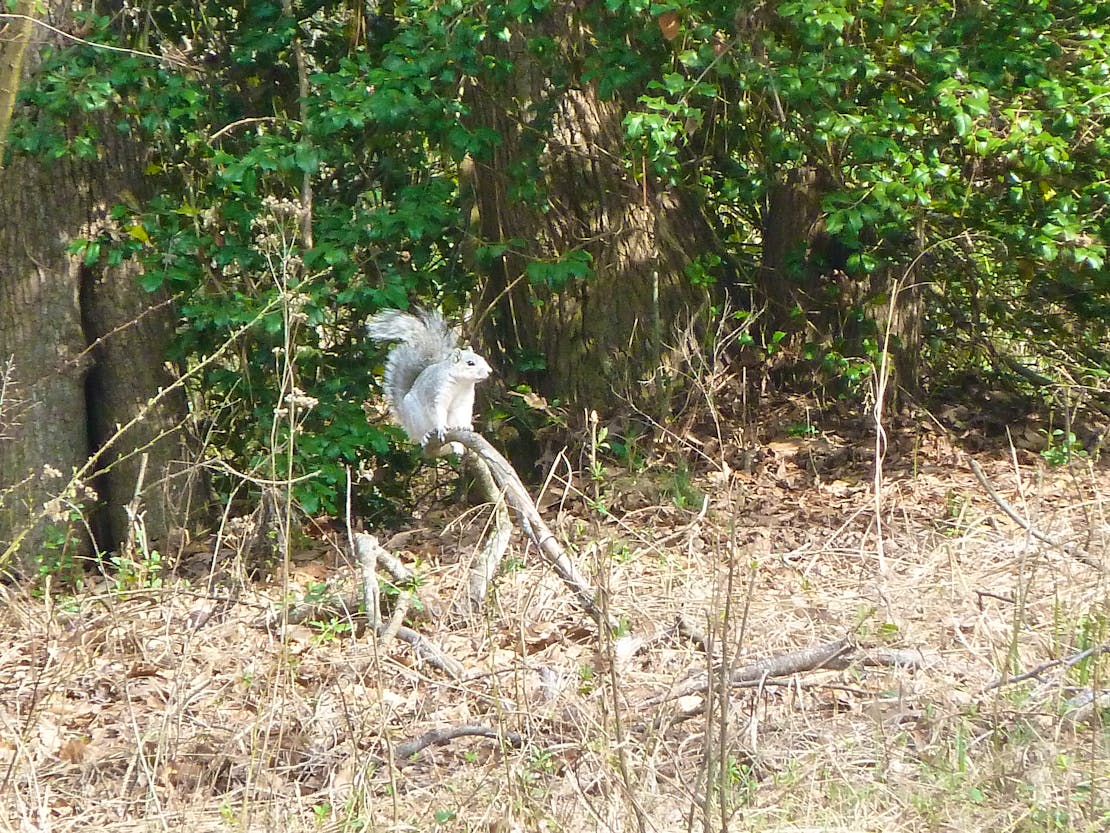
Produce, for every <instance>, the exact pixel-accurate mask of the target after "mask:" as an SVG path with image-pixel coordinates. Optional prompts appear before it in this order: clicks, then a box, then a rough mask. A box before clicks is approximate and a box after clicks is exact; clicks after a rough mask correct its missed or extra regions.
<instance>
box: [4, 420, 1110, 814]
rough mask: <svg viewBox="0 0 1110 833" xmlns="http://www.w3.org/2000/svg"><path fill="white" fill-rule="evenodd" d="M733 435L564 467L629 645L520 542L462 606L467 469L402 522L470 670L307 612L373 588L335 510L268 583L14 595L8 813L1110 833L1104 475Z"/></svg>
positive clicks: (554, 483) (984, 456)
mask: <svg viewBox="0 0 1110 833" xmlns="http://www.w3.org/2000/svg"><path fill="white" fill-rule="evenodd" d="M783 424H784V425H785V421H784V422H783ZM722 447H728V444H725V446H716V445H714V444H712V443H708V444H700V445H699V444H697V443H694V441H692V440H686V439H681V440H680V439H676V440H675V441H674V443H673V445H672V447H671V448H670V449H668V453H667V454H666V455H659V456H660V459H661V460H664V459H665V460H667V461H668V462H667V463H663V462H658V463H653V464H646V465H644V466H643V467H641V468H640V469H639V470H637V471H633V470H629V469H627V468H621V467H619V466H615V465H606V466H604V467H601V468H598V469H595V470H594V471H595V474H596V476H595V477H593V478H591V477H589V475H588V472H589V471H590V468H589V466H588V464H587V462H585V461H575V462H572V463H570V464H567V463H563V464H561V465H556V466H555V467H554V470H555V471H556V472H557V473H558V476H555V477H552V478H551V479H550V480H549V482H548V484H547V487H546V489H545V491H544V496H543V499H542V501H541V508H542V511H543V513H544V516H545V518H546V519H548V521H549V523H550V524H551V526H552V528H553V529H554V530H555V531H556V533H557V534H558V535H559V536H560V538H561V540H562V541H563V542H564V543H565V545H566V546H567V548H568V552H569V553H570V554H571V555H572V556H573V557H574V559H575V560H576V562H577V563H578V565H579V566H580V567H581V569H582V570H583V572H585V573H586V574H587V575H588V576H589V577H590V579H591V580H592V581H594V582H596V584H597V586H598V587H599V588H602V589H603V594H602V597H603V599H604V601H605V605H606V608H607V611H608V613H609V615H610V616H612V617H613V618H614V619H615V620H616V621H617V622H618V623H619V625H618V627H617V628H615V629H614V630H613V631H612V632H609V630H608V629H602V631H601V632H600V633H599V629H598V628H597V627H596V626H595V623H594V622H593V620H592V619H591V618H590V617H589V616H587V615H585V614H583V613H582V612H581V611H580V610H578V609H577V608H576V607H575V604H574V599H573V597H572V595H571V594H570V593H569V592H568V590H567V588H566V587H565V586H564V585H563V584H562V582H561V581H560V580H559V579H558V578H557V577H556V576H555V575H553V573H552V571H551V570H550V569H549V568H548V567H547V566H546V565H545V563H544V562H543V561H542V559H540V558H538V557H536V552H535V550H534V548H532V547H530V546H526V545H525V541H524V540H523V538H521V537H520V535H519V533H517V534H516V535H515V536H514V538H513V540H512V543H511V545H510V550H509V557H508V559H507V560H506V562H505V563H504V565H503V569H502V571H501V573H500V575H499V576H498V578H497V581H496V590H495V592H494V593H493V594H492V596H491V599H490V601H489V604H488V606H487V609H486V610H485V611H483V612H482V613H480V614H473V613H467V612H466V607H467V606H466V604H465V600H466V599H467V587H468V583H467V582H468V568H469V564H470V562H471V560H472V559H473V557H474V553H475V551H476V550H477V549H478V548H479V546H480V541H481V539H482V535H483V531H484V528H485V524H486V522H487V517H488V512H486V511H485V510H483V509H481V508H471V509H466V510H462V509H460V508H459V504H458V503H457V502H453V501H452V500H450V499H448V498H449V497H450V494H451V490H450V488H449V484H450V482H451V480H452V476H451V474H450V470H449V469H448V468H447V466H446V464H445V463H440V464H439V466H438V469H437V471H438V475H437V476H438V478H439V480H440V482H441V483H443V484H445V485H444V486H443V487H442V488H440V489H439V494H440V496H441V497H443V498H444V499H443V500H436V501H425V504H426V505H428V506H429V507H430V508H428V510H427V511H426V512H424V513H423V514H422V516H421V517H419V518H415V519H414V520H413V522H412V525H411V527H409V528H406V529H399V530H393V531H383V530H372V531H373V532H375V533H376V534H377V535H378V536H379V538H380V540H381V541H382V543H383V544H385V545H386V546H387V548H388V549H390V550H393V551H395V552H397V553H399V554H400V556H401V558H402V559H403V560H404V561H405V563H406V564H407V565H408V566H409V567H410V568H411V569H412V570H413V571H414V572H415V574H416V575H417V576H418V585H417V587H416V589H415V597H416V599H418V600H419V601H418V602H417V601H416V599H414V601H413V604H412V605H411V606H410V609H409V617H408V623H409V625H410V626H411V627H412V628H413V629H415V630H416V631H418V632H419V633H421V634H422V635H423V636H424V637H425V638H426V639H427V640H428V641H429V642H430V643H431V644H432V645H434V646H436V647H437V648H438V649H439V650H440V651H442V652H444V653H445V654H447V655H448V656H450V657H452V658H454V660H456V661H457V662H458V663H460V664H461V666H462V669H463V673H462V675H461V677H460V678H459V679H457V680H453V679H450V678H449V677H448V676H446V675H445V674H444V673H442V672H441V671H438V670H436V669H435V668H433V667H431V666H430V665H428V664H427V663H426V662H423V661H421V659H420V658H419V657H418V656H417V655H416V654H415V653H414V651H413V649H412V648H411V647H410V646H409V645H408V644H406V643H404V642H401V641H399V640H396V639H394V640H392V641H389V642H386V643H381V642H379V641H377V640H374V639H372V638H370V637H369V636H368V634H367V633H366V632H365V628H363V627H361V625H360V623H359V618H358V617H357V616H356V617H347V616H345V615H343V614H342V613H339V612H335V611H332V612H330V613H329V612H327V608H326V606H320V607H318V611H322V612H318V613H317V614H315V615H314V616H310V617H308V618H307V619H306V620H305V621H301V622H300V623H299V624H293V623H290V622H284V623H283V618H284V617H283V616H282V614H281V612H280V611H282V610H283V609H284V610H288V609H289V608H288V607H286V606H285V605H287V604H288V603H289V602H290V601H292V602H296V603H300V602H303V601H304V600H305V599H308V600H309V601H315V602H317V603H322V602H326V601H327V600H328V599H330V598H333V597H335V596H343V595H344V594H346V595H347V596H349V597H356V598H357V593H358V583H359V568H358V566H357V565H356V564H355V563H353V561H352V559H351V557H350V556H349V549H348V546H347V535H346V532H345V531H344V530H343V528H342V525H340V524H333V525H332V526H331V527H329V528H328V529H326V530H322V531H319V532H316V533H314V534H312V535H310V536H298V537H296V538H295V540H296V541H299V544H297V545H296V546H294V547H293V548H292V551H291V552H290V554H289V559H288V562H287V569H281V568H278V569H275V570H272V571H271V572H270V574H268V575H266V576H259V575H254V576H251V575H250V574H249V573H248V571H247V570H246V568H245V567H244V562H245V560H246V558H245V555H244V553H243V552H242V551H241V550H240V551H237V550H236V542H237V541H238V540H240V537H237V536H236V534H234V529H233V526H232V525H230V524H229V525H228V526H227V527H226V528H225V530H224V533H225V534H224V535H223V537H222V538H221V544H220V549H219V550H218V551H216V550H215V543H214V540H213V539H207V540H205V541H198V542H193V543H192V544H191V545H190V547H189V548H188V549H187V554H186V556H185V557H183V558H182V559H181V561H180V563H178V564H175V565H162V566H163V567H165V568H166V569H165V572H164V573H161V574H160V573H158V572H157V567H158V566H159V565H155V564H152V563H149V561H148V562H146V563H141V564H134V565H131V567H130V568H129V569H128V570H124V571H123V572H117V573H114V574H113V575H112V576H111V577H110V578H105V577H103V576H93V577H86V578H85V579H84V586H82V587H81V588H80V589H79V590H77V591H74V590H72V589H69V590H67V589H64V588H62V587H61V586H57V585H56V586H54V587H53V588H48V590H49V592H45V593H44V592H42V588H41V587H40V588H39V591H38V592H36V593H31V592H29V591H25V590H23V589H20V588H16V587H10V586H9V587H6V588H3V587H0V593H2V594H3V595H4V596H5V597H6V600H5V601H4V602H3V603H2V604H0V831H2V832H3V833H7V831H20V832H21V833H29V831H55V832H56V833H63V831H65V832H66V833H68V831H87V830H90V829H94V828H95V829H99V830H100V831H104V833H108V831H112V832H113V833H115V831H155V830H184V831H191V832H192V833H205V832H206V831H283V832H284V833H299V832H300V831H306V833H307V831H400V830H419V831H455V830H459V831H462V830H481V831H494V832H495V833H509V831H558V830H566V831H587V830H590V831H593V830H599V831H680V830H693V829H700V830H710V829H713V830H725V829H730V830H753V831H803V830H805V831H816V830H821V831H962V832H964V833H966V831H992V833H1002V831H1104V830H1107V829H1110V654H1108V653H1102V651H1103V650H1106V649H1110V593H1108V592H1107V590H1108V577H1107V568H1108V567H1110V468H1108V467H1107V466H1106V464H1105V463H1103V464H1093V463H1091V461H1089V460H1079V461H1076V462H1074V463H1072V464H1071V465H1059V466H1049V465H1047V464H1046V462H1045V461H1044V460H1043V459H1042V457H1041V456H1040V455H1038V454H1035V453H1030V452H1023V451H1013V450H1011V449H1008V448H1004V447H999V448H997V449H993V450H990V449H988V450H980V451H978V452H976V453H974V454H973V455H971V454H969V453H968V452H967V451H966V446H964V445H957V444H955V443H953V442H952V441H951V440H950V439H949V438H948V437H947V436H946V435H945V434H944V433H943V432H941V431H939V430H934V429H932V428H931V427H930V425H929V424H928V423H925V422H923V423H921V424H907V425H904V426H901V427H895V428H891V429H890V447H889V448H888V450H887V452H886V455H885V458H884V462H883V466H882V475H883V476H882V482H881V488H880V491H879V494H878V496H876V494H875V490H874V485H875V483H874V477H873V470H874V465H873V461H874V439H873V438H871V437H869V432H868V431H867V430H865V427H864V428H860V427H858V426H857V428H854V429H850V430H844V431H838V430H837V429H835V428H828V427H826V428H824V430H823V431H822V432H820V433H817V434H814V435H810V436H801V437H791V436H789V433H788V432H787V431H785V430H781V431H779V432H778V434H777V437H770V436H769V437H768V439H767V440H766V441H765V442H763V443H762V444H761V445H760V447H759V449H758V450H757V451H756V452H753V453H749V454H741V453H740V452H739V451H736V452H735V453H731V456H729V455H728V454H726V455H722V452H721V448H722ZM681 449H685V450H686V453H687V454H688V460H689V465H688V466H677V465H676V464H675V460H676V459H677V458H676V450H681ZM702 454H704V456H702ZM971 460H974V461H976V462H977V464H978V465H979V467H980V469H981V471H982V472H983V473H984V475H985V478H986V480H987V481H988V482H989V483H990V484H991V486H992V488H993V489H994V490H995V491H996V494H997V496H998V498H1000V499H1001V500H1002V501H1004V502H1005V503H1007V504H1008V505H1009V506H1010V507H1011V508H1012V510H1013V511H1014V512H1015V513H1016V514H1017V515H1018V517H1020V518H1022V519H1024V524H1025V525H1026V526H1028V527H1029V528H1030V529H1032V530H1033V532H1034V533H1035V534H1031V533H1030V532H1029V531H1028V529H1026V528H1023V525H1022V524H1019V523H1018V522H1016V521H1015V520H1014V519H1012V518H1011V517H1010V516H1008V515H1007V514H1006V513H1005V512H1004V511H1003V508H1002V507H1001V505H1000V503H999V502H998V501H996V499H995V498H994V497H992V496H991V495H990V494H989V492H988V491H987V489H986V488H985V487H984V486H983V484H982V482H981V481H980V480H979V479H978V478H977V477H976V475H975V473H974V472H973V470H972V468H971V466H970V461H971ZM725 462H727V464H728V465H727V466H726V465H725ZM567 471H576V475H575V477H574V478H573V479H572V482H570V483H567V482H565V481H566V478H565V477H564V476H563V473H565V472H567ZM1043 539H1051V540H1052V541H1054V542H1055V544H1052V543H1048V542H1047V541H1046V540H1043ZM169 566H173V567H174V569H173V570H170V569H169ZM93 579H96V580H93ZM387 614H388V610H387ZM841 640H846V641H843V642H839V644H838V645H837V652H839V656H838V657H837V658H836V659H834V660H828V661H825V662H820V661H818V662H811V663H810V665H815V666H816V667H812V668H809V670H804V671H800V672H799V673H794V674H789V675H786V676H768V677H765V678H762V679H760V678H759V675H758V674H757V675H756V679H754V680H748V681H743V682H737V683H735V684H733V685H726V684H725V683H726V682H727V680H728V679H729V676H730V674H733V672H735V671H736V669H739V668H741V667H742V666H745V665H747V664H749V663H752V662H756V661H760V660H767V659H770V658H775V657H780V656H782V655H786V656H787V657H788V658H790V657H792V654H791V652H798V651H806V650H809V649H814V648H817V647H819V646H827V645H830V644H833V643H838V641H841ZM793 658H795V659H796V658H797V657H793ZM810 659H812V656H810ZM826 659H827V658H826ZM459 728H467V730H468V731H472V732H474V734H468V735H463V736H460V737H456V738H453V739H450V740H447V741H446V742H443V743H439V744H432V745H428V746H426V747H424V748H423V749H422V750H421V751H419V752H418V753H417V754H415V755H409V756H405V755H404V752H405V751H406V750H405V749H403V748H402V744H404V743H406V742H409V741H415V740H418V739H421V738H424V739H425V740H426V739H428V738H431V737H436V738H437V739H439V740H443V739H445V738H446V737H447V735H445V734H441V735H439V736H426V734H425V733H428V732H433V731H438V732H445V731H449V730H452V729H459ZM410 748H411V747H410Z"/></svg>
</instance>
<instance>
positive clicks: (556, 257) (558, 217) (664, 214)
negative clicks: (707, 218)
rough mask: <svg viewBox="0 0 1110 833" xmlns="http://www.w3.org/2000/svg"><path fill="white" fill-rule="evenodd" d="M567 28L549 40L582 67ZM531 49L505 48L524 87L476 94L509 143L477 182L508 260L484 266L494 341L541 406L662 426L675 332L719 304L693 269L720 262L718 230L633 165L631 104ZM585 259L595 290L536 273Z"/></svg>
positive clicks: (485, 241)
mask: <svg viewBox="0 0 1110 833" xmlns="http://www.w3.org/2000/svg"><path fill="white" fill-rule="evenodd" d="M554 18H555V19H553V20H551V21H549V23H548V25H549V26H550V31H548V32H547V33H546V34H549V35H550V36H551V37H552V38H553V39H554V41H555V42H556V43H558V44H559V45H560V47H561V49H562V50H563V51H564V52H565V55H564V56H563V57H564V59H565V61H566V62H572V55H573V54H574V53H575V52H580V51H581V50H582V49H585V48H587V47H588V45H587V43H586V41H585V36H584V34H583V33H582V32H580V31H578V30H577V29H576V22H575V20H574V12H573V10H568V11H567V12H566V14H563V12H560V13H559V14H558V15H555V16H554ZM522 41H523V39H522V38H520V37H519V36H516V35H514V37H513V38H512V41H511V43H512V44H514V45H515V46H516V48H515V49H514V47H513V46H508V47H505V49H506V50H509V51H511V53H512V54H511V55H509V56H508V57H510V59H511V60H512V61H513V67H514V71H513V73H512V76H511V79H509V80H507V81H504V82H502V83H501V84H495V83H487V82H486V81H483V83H482V84H481V85H475V86H474V87H472V88H471V90H470V92H469V93H468V96H469V103H470V105H471V112H472V114H473V116H472V118H473V119H474V120H475V121H476V122H477V123H478V124H479V125H480V126H481V127H484V128H488V129H492V130H493V131H495V132H496V133H497V134H498V135H499V136H500V138H501V141H500V143H498V144H497V145H496V146H495V147H494V148H493V150H492V157H491V158H489V159H482V160H477V161H475V162H474V164H473V166H472V168H471V169H470V171H469V177H468V179H469V185H470V187H471V189H472V194H471V196H472V198H473V200H474V207H475V212H474V213H475V214H476V217H475V218H474V223H473V231H475V232H476V234H477V236H478V237H479V238H480V242H481V244H482V245H485V246H498V245H500V246H503V247H505V249H504V253H503V254H501V255H500V256H498V257H497V258H496V259H494V260H493V262H492V265H490V264H479V268H480V269H481V270H484V275H485V282H484V286H483V295H482V299H481V301H482V304H481V307H480V309H481V310H489V311H490V313H491V319H490V320H489V321H488V322H487V328H486V331H485V334H486V336H487V338H489V339H491V340H492V341H494V342H496V344H497V346H498V347H499V348H500V350H501V351H502V353H504V354H508V355H509V356H511V357H513V358H514V359H515V362H514V364H515V367H516V369H517V370H518V372H521V371H522V376H523V378H524V379H525V380H526V381H528V382H530V383H531V384H532V385H533V386H534V387H535V388H536V389H538V390H539V391H540V392H541V393H543V394H545V395H547V396H549V397H550V396H556V395H557V396H559V397H561V398H563V399H564V400H566V401H569V403H570V405H571V408H570V410H571V413H572V416H573V415H577V414H580V413H581V411H582V409H597V410H598V411H600V412H602V413H605V412H612V411H613V410H615V409H619V408H621V407H622V405H624V404H626V403H627V402H629V401H631V402H632V403H634V404H635V406H636V407H638V408H644V409H648V410H649V412H651V413H652V414H653V415H654V416H660V415H661V414H662V413H665V412H667V411H668V406H667V398H668V392H669V386H670V385H671V384H672V383H673V382H674V379H675V374H674V373H673V367H674V365H675V363H676V362H677V361H679V360H680V357H678V356H676V355H674V353H673V350H672V349H671V346H672V345H674V344H676V343H677V339H676V338H675V332H676V330H677V329H680V328H682V327H684V326H686V325H687V324H688V322H689V321H690V319H691V317H693V316H696V315H697V313H698V311H699V310H700V309H701V307H702V305H703V304H704V303H705V301H706V293H705V291H704V290H701V289H698V288H696V287H694V286H693V285H692V284H691V282H690V281H689V279H688V278H687V277H686V275H685V274H684V267H685V266H686V265H687V264H688V263H689V262H690V260H691V259H692V258H693V257H694V256H696V255H697V254H699V253H701V252H704V251H706V250H707V245H708V244H707V241H708V240H709V237H710V234H709V231H708V226H707V224H706V223H705V222H704V219H703V218H702V216H701V214H700V212H699V210H698V206H697V205H696V204H695V203H694V202H693V201H692V200H691V199H689V198H688V197H687V196H685V195H684V194H682V193H680V192H678V191H669V190H666V189H663V188H661V187H659V186H657V185H656V184H655V183H653V182H650V181H646V180H645V179H644V172H643V170H642V169H641V168H640V166H639V165H637V164H635V163H633V164H632V165H627V164H626V163H627V162H628V159H629V153H628V148H627V147H626V146H625V142H624V131H623V128H622V125H621V120H622V117H623V115H624V109H623V107H622V106H621V104H620V102H618V101H612V100H610V101H603V100H601V98H600V97H599V96H598V94H597V91H596V89H595V88H594V87H593V86H592V85H590V84H581V85H577V84H575V83H574V82H572V83H570V84H569V85H568V86H565V87H558V86H555V85H553V84H552V83H551V81H550V72H548V71H547V70H546V69H545V68H544V67H543V66H540V65H539V62H538V61H537V60H536V59H535V58H534V56H532V55H530V54H528V53H527V52H526V51H525V50H524V49H523V48H522V47H520V44H521V43H522ZM556 63H558V61H556ZM568 65H570V63H568ZM544 113H546V114H548V115H547V116H546V117H545V116H543V115H538V114H544ZM537 137H542V139H540V138H537ZM584 256H586V257H588V264H589V268H590V271H591V275H590V277H588V278H577V277H571V278H570V279H569V280H567V281H565V283H564V282H563V280H562V279H561V278H559V277H558V274H557V272H555V273H549V274H554V275H555V277H554V278H553V279H552V280H551V281H550V282H549V283H547V284H545V283H544V282H543V281H542V274H543V273H542V270H539V271H537V270H536V266H538V265H543V264H548V265H551V264H558V263H559V262H560V261H563V262H566V259H567V258H568V257H569V258H571V259H573V258H576V257H579V258H581V257H584ZM580 262H581V261H580ZM530 265H532V267H533V269H532V272H531V275H530V272H529V266H530ZM530 277H531V280H530ZM536 367H542V368H543V371H542V372H536V373H530V372H528V371H529V370H531V369H532V368H536ZM506 371H508V372H509V373H511V372H512V369H511V368H508V367H507V368H506Z"/></svg>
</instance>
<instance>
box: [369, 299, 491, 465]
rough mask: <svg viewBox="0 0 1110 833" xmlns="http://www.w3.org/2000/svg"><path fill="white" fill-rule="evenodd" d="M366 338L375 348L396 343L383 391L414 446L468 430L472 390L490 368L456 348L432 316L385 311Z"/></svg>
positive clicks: (376, 317) (371, 322)
mask: <svg viewBox="0 0 1110 833" xmlns="http://www.w3.org/2000/svg"><path fill="white" fill-rule="evenodd" d="M366 332H367V333H368V334H369V336H370V338H371V339H373V340H374V341H376V342H383V341H396V342H399V344H397V346H395V347H394V348H393V349H392V350H390V351H389V356H388V357H387V358H386V361H385V379H384V388H385V395H386V399H387V400H389V405H390V408H391V409H392V410H393V415H394V417H395V418H396V420H397V422H398V423H400V425H401V427H402V428H404V429H405V433H406V434H408V435H409V438H410V439H411V440H412V441H413V442H417V443H420V444H422V445H423V444H425V443H426V442H427V440H428V438H429V437H430V436H434V437H436V438H437V439H439V440H442V439H443V435H444V434H445V433H446V432H447V431H448V430H449V429H451V428H467V429H469V428H471V424H472V422H473V419H474V386H475V385H476V384H477V383H478V382H480V381H482V380H483V379H486V378H488V377H489V375H490V373H491V372H492V370H491V368H490V366H489V363H488V362H486V360H485V359H483V358H482V357H481V356H479V355H478V354H477V353H475V352H474V351H473V350H470V349H467V348H463V347H460V346H459V335H458V333H457V332H456V331H455V330H452V329H451V328H450V327H448V326H447V322H446V321H444V319H443V316H442V315H440V314H439V313H438V312H436V311H434V310H425V309H419V310H417V312H416V315H413V314H411V313H407V312H401V311H400V310H385V311H384V312H379V313H378V314H377V315H374V316H373V317H371V318H370V320H369V322H367V325H366Z"/></svg>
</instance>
